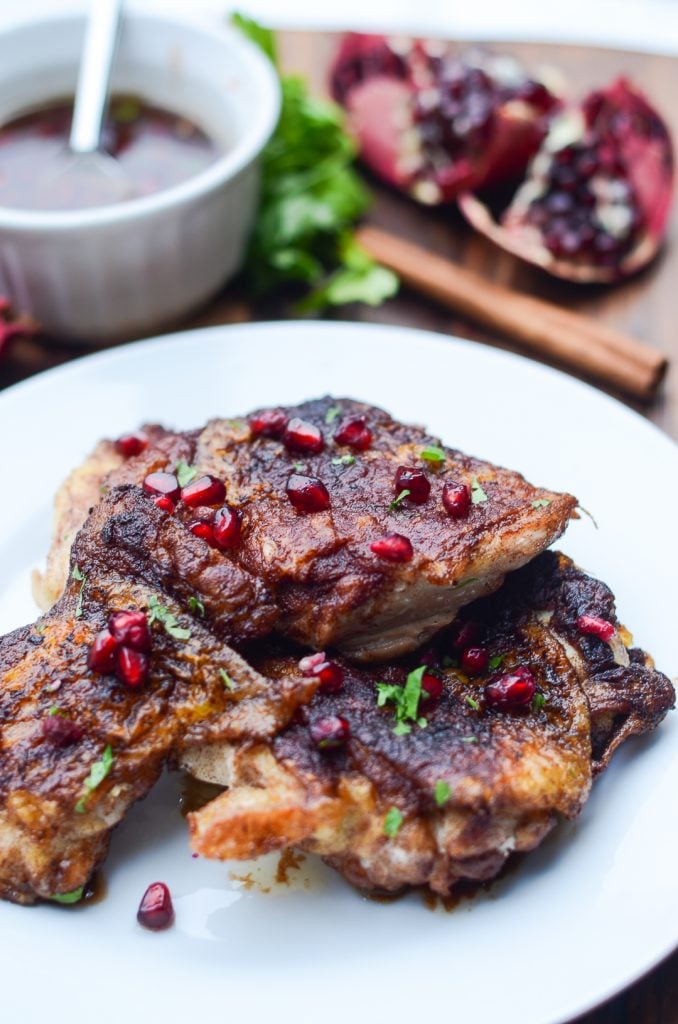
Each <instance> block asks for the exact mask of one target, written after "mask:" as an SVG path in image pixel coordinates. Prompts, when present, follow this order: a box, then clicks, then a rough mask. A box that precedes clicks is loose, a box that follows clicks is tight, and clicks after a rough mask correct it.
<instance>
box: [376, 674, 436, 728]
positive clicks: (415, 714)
mask: <svg viewBox="0 0 678 1024" xmlns="http://www.w3.org/2000/svg"><path fill="white" fill-rule="evenodd" d="M425 672H426V666H425V665H420V666H419V668H415V669H414V671H413V672H410V674H409V675H408V677H407V681H406V682H405V685H404V686H396V685H394V684H393V683H377V707H380V708H383V707H384V705H385V704H386V703H387V701H392V702H393V704H395V715H396V723H397V724H396V726H395V728H394V730H393V732H394V733H395V735H396V736H407V734H408V733H409V732H411V731H412V726H411V725H410V724H409V723H410V722H416V723H417V725H419V727H420V728H421V729H424V728H425V727H426V724H428V723H427V722H426V719H420V718H419V701H420V699H421V681H422V679H423V677H424V673H425ZM422 722H424V723H425V724H424V725H422Z"/></svg>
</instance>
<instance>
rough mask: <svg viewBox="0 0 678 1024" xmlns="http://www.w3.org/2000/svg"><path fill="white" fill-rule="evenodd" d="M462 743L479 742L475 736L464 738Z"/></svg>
mask: <svg viewBox="0 0 678 1024" xmlns="http://www.w3.org/2000/svg"><path fill="white" fill-rule="evenodd" d="M461 742H462V743H477V742H478V740H477V739H476V737H475V736H462V738H461Z"/></svg>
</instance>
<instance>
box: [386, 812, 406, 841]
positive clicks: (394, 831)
mask: <svg viewBox="0 0 678 1024" xmlns="http://www.w3.org/2000/svg"><path fill="white" fill-rule="evenodd" d="M402 823H403V815H402V811H399V810H398V808H397V807H389V809H388V811H387V813H386V817H385V818H384V835H385V836H388V837H389V839H393V837H394V836H397V835H398V833H399V832H400V827H401V825H402Z"/></svg>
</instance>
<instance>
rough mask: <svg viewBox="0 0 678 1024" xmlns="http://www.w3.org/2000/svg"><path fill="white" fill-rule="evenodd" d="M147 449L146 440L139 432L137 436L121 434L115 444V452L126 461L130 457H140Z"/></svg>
mask: <svg viewBox="0 0 678 1024" xmlns="http://www.w3.org/2000/svg"><path fill="white" fill-rule="evenodd" d="M146 448H148V438H147V437H146V435H145V434H142V433H141V432H139V433H137V434H123V435H122V437H119V438H118V440H117V441H116V442H115V450H116V452H118V453H119V454H120V455H124V457H125V458H126V459H129V458H131V456H132V455H140V454H141V452H143V451H145V450H146Z"/></svg>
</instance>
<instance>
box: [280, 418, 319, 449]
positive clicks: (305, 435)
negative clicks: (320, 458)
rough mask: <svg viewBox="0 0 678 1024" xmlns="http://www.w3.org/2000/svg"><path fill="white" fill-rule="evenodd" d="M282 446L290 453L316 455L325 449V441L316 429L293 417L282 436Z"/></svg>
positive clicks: (310, 424)
mask: <svg viewBox="0 0 678 1024" xmlns="http://www.w3.org/2000/svg"><path fill="white" fill-rule="evenodd" d="M283 444H284V445H285V447H286V448H288V449H289V450H290V451H291V452H303V453H305V452H309V453H311V454H312V455H317V454H318V452H321V451H322V450H323V448H324V447H325V440H324V438H323V435H322V433H321V432H320V430H319V429H318V428H317V427H314V426H313V424H312V423H306V421H305V420H300V419H299V418H298V417H297V416H295V417H294V419H292V420H290V422H289V423H288V424H287V427H286V429H285V433H284V434H283Z"/></svg>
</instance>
